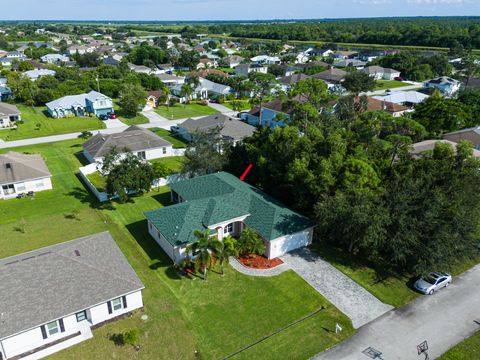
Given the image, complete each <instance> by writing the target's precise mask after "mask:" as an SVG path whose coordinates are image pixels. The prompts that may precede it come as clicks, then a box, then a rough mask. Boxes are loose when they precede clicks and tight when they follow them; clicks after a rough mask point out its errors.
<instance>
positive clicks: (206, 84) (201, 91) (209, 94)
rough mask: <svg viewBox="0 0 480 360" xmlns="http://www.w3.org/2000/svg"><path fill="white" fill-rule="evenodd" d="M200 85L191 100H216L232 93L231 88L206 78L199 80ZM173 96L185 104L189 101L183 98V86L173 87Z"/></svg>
mask: <svg viewBox="0 0 480 360" xmlns="http://www.w3.org/2000/svg"><path fill="white" fill-rule="evenodd" d="M198 80H199V81H200V85H199V86H197V87H196V88H195V89H194V90H193V94H192V96H191V99H216V98H218V97H221V96H226V95H228V94H230V92H231V91H232V89H231V87H230V86H227V85H223V84H218V83H216V82H213V81H210V80H208V79H204V78H198ZM172 94H173V95H175V96H177V97H178V98H179V99H180V102H184V101H186V100H187V99H186V98H185V97H184V96H182V86H181V85H176V86H174V87H172Z"/></svg>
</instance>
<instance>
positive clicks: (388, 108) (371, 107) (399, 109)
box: [367, 97, 410, 117]
mask: <svg viewBox="0 0 480 360" xmlns="http://www.w3.org/2000/svg"><path fill="white" fill-rule="evenodd" d="M378 110H381V111H385V112H388V113H390V114H392V115H393V116H394V117H399V116H402V115H403V114H405V113H406V112H409V111H410V109H409V108H408V107H406V106H404V105H401V104H395V103H393V102H389V101H385V100H378V99H374V98H372V97H369V98H368V103H367V111H378Z"/></svg>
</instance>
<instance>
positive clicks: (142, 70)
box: [128, 63, 156, 75]
mask: <svg viewBox="0 0 480 360" xmlns="http://www.w3.org/2000/svg"><path fill="white" fill-rule="evenodd" d="M128 68H129V69H130V70H132V71H133V72H136V73H139V74H147V75H150V74H156V70H155V71H154V70H152V69H150V68H149V67H148V66H144V65H135V64H132V63H128Z"/></svg>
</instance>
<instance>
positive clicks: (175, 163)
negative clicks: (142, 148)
mask: <svg viewBox="0 0 480 360" xmlns="http://www.w3.org/2000/svg"><path fill="white" fill-rule="evenodd" d="M184 159H185V158H184V157H183V156H167V157H164V158H160V159H155V160H150V163H152V164H155V163H160V164H164V165H165V166H166V167H167V168H169V169H170V170H171V171H172V172H173V173H179V172H180V171H181V170H182V167H183V161H184Z"/></svg>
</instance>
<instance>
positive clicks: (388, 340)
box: [314, 265, 480, 360]
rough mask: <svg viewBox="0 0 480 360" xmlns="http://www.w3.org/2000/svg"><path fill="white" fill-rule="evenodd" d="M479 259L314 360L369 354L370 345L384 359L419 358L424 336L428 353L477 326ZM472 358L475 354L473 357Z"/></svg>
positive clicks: (358, 358)
mask: <svg viewBox="0 0 480 360" xmlns="http://www.w3.org/2000/svg"><path fill="white" fill-rule="evenodd" d="M475 321H478V322H480V265H477V266H476V267H474V268H473V269H471V270H469V271H467V272H465V273H464V274H462V275H461V276H459V277H457V278H454V279H453V283H452V284H451V285H450V286H449V287H448V288H447V289H442V290H440V291H439V292H437V293H435V294H434V295H432V296H422V297H420V298H418V299H416V300H414V301H413V302H411V303H410V304H408V305H406V306H404V307H402V308H399V309H397V310H393V311H391V312H389V313H387V314H385V315H384V316H382V317H381V318H379V319H377V320H375V321H373V322H371V323H370V324H368V325H366V326H364V327H362V328H360V329H359V330H358V332H357V333H356V334H355V335H354V336H353V337H351V338H350V339H348V340H347V341H345V342H343V343H341V344H340V345H338V346H336V347H334V348H332V349H330V350H329V351H326V352H324V353H321V354H319V355H317V356H316V357H314V359H315V360H368V359H369V357H367V356H366V355H364V354H362V351H364V350H365V349H366V348H368V347H373V348H375V349H377V350H379V351H380V352H382V356H381V358H378V359H384V360H410V359H412V360H418V359H421V360H423V359H424V358H425V357H424V355H422V356H420V357H419V356H418V354H417V348H416V347H417V345H418V344H420V343H421V342H423V341H425V340H427V341H428V345H429V351H428V354H429V355H430V359H432V360H433V359H435V358H437V357H438V356H440V355H441V354H443V353H444V352H446V351H447V350H448V349H450V348H451V347H453V346H455V345H456V344H458V343H459V342H461V341H463V340H464V339H465V338H467V337H469V336H471V335H473V334H474V333H475V332H476V331H478V330H480V326H479V323H476V322H475ZM472 360H473V359H472Z"/></svg>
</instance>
